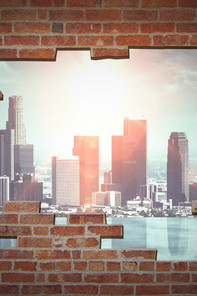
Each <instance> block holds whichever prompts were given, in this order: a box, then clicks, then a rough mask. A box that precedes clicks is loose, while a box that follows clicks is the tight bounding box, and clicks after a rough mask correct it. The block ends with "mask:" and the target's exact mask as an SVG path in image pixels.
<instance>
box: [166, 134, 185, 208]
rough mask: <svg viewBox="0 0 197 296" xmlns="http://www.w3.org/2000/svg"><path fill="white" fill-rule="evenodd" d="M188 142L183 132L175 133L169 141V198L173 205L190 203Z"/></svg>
mask: <svg viewBox="0 0 197 296" xmlns="http://www.w3.org/2000/svg"><path fill="white" fill-rule="evenodd" d="M188 177H189V154H188V140H187V137H186V135H185V133H183V132H173V133H171V135H170V138H169V140H168V161H167V197H168V200H169V199H172V205H173V206H178V204H179V203H180V202H185V201H187V202H188V201H189V180H188Z"/></svg>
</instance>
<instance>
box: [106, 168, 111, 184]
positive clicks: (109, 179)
mask: <svg viewBox="0 0 197 296" xmlns="http://www.w3.org/2000/svg"><path fill="white" fill-rule="evenodd" d="M111 183H112V171H108V172H104V184H111Z"/></svg>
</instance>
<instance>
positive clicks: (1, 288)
mask: <svg viewBox="0 0 197 296" xmlns="http://www.w3.org/2000/svg"><path fill="white" fill-rule="evenodd" d="M0 294H1V295H8V294H10V295H19V286H18V285H17V286H16V285H0Z"/></svg>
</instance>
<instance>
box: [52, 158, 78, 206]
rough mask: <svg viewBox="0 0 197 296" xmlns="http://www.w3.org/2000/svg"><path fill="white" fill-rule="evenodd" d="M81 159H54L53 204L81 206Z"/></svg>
mask: <svg viewBox="0 0 197 296" xmlns="http://www.w3.org/2000/svg"><path fill="white" fill-rule="evenodd" d="M79 172H80V170H79V157H77V156H72V157H69V158H60V157H56V156H53V157H52V203H53V204H56V205H61V204H62V205H74V206H79V205H80V196H79V190H80V187H79V182H80V176H79Z"/></svg>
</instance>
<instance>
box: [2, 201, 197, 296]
mask: <svg viewBox="0 0 197 296" xmlns="http://www.w3.org/2000/svg"><path fill="white" fill-rule="evenodd" d="M39 210H40V204H39V202H5V203H4V207H3V213H2V214H0V236H1V237H2V236H3V237H5V236H6V237H17V247H14V248H9V249H0V294H1V295H196V294H197V261H196V262H191V261H190V262H185V261H181V262H177V261H176V262H172V261H157V260H156V250H155V249H112V250H105V249H100V240H101V237H110V238H116V237H119V238H121V237H122V236H123V228H122V226H121V225H107V224H106V219H105V215H104V214H95V213H85V214H80V213H79V214H70V215H69V216H68V224H67V225H65V226H57V225H54V215H53V214H43V213H40V212H39Z"/></svg>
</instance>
